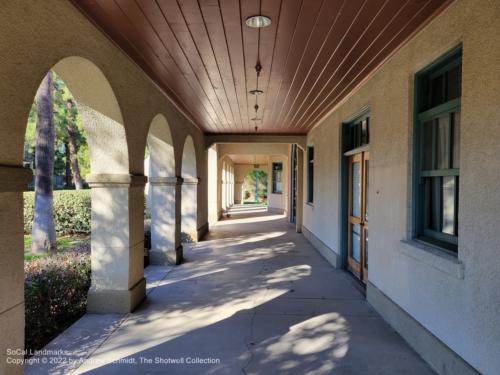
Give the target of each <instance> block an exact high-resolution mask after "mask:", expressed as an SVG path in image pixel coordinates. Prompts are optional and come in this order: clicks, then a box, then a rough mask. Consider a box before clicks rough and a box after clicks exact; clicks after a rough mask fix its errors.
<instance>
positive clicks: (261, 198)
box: [241, 168, 267, 205]
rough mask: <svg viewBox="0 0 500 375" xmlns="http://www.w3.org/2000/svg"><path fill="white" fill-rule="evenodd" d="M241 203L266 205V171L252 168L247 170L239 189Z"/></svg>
mask: <svg viewBox="0 0 500 375" xmlns="http://www.w3.org/2000/svg"><path fill="white" fill-rule="evenodd" d="M241 194H242V197H241V201H242V202H243V204H264V205H267V172H266V171H264V170H263V169H259V168H252V169H251V170H249V171H248V172H247V174H246V175H245V178H244V180H243V187H242V189H241Z"/></svg>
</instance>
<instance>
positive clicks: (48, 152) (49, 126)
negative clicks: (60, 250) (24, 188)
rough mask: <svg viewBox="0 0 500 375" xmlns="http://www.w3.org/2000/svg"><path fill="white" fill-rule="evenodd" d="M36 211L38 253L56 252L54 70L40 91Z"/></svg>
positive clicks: (34, 232) (34, 234)
mask: <svg viewBox="0 0 500 375" xmlns="http://www.w3.org/2000/svg"><path fill="white" fill-rule="evenodd" d="M36 103H37V113H38V118H37V123H36V151H35V160H36V169H35V174H36V176H35V213H34V218H33V227H32V240H33V243H32V246H31V250H32V251H33V252H34V253H42V252H45V253H47V252H48V253H51V254H52V253H55V252H56V234H55V227H54V207H53V182H52V178H53V174H54V154H55V150H54V148H55V129H54V121H53V100H52V72H51V71H49V72H48V73H47V75H46V76H45V78H44V79H43V81H42V83H41V85H40V87H39V88H38V92H37V94H36Z"/></svg>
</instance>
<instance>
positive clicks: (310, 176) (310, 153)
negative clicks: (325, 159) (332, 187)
mask: <svg viewBox="0 0 500 375" xmlns="http://www.w3.org/2000/svg"><path fill="white" fill-rule="evenodd" d="M313 202H314V146H307V203H310V204H312V203H313Z"/></svg>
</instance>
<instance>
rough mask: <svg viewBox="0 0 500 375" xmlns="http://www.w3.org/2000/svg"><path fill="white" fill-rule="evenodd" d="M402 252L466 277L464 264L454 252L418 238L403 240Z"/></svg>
mask: <svg viewBox="0 0 500 375" xmlns="http://www.w3.org/2000/svg"><path fill="white" fill-rule="evenodd" d="M401 242H402V243H403V244H404V245H405V246H402V247H401V253H402V254H403V255H405V256H407V257H410V258H413V259H415V260H418V261H419V262H422V263H424V264H426V265H428V266H430V267H432V268H435V269H437V270H439V271H441V272H444V273H446V274H448V275H451V276H454V277H456V278H457V279H463V278H464V276H465V275H464V264H463V263H462V261H461V260H460V259H458V257H457V256H456V255H454V254H451V253H449V252H447V251H446V250H443V249H441V248H439V247H437V246H433V245H431V244H427V243H425V242H423V241H419V240H416V239H413V240H401Z"/></svg>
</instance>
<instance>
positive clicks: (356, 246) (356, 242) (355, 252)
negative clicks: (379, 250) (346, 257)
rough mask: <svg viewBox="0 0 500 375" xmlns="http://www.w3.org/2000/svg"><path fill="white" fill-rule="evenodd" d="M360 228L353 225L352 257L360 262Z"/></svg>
mask: <svg viewBox="0 0 500 375" xmlns="http://www.w3.org/2000/svg"><path fill="white" fill-rule="evenodd" d="M359 230H360V226H359V225H358V224H353V225H352V232H351V235H352V237H351V238H352V249H351V252H352V254H351V256H352V258H353V259H354V260H355V261H356V262H359V260H360V232H359Z"/></svg>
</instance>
